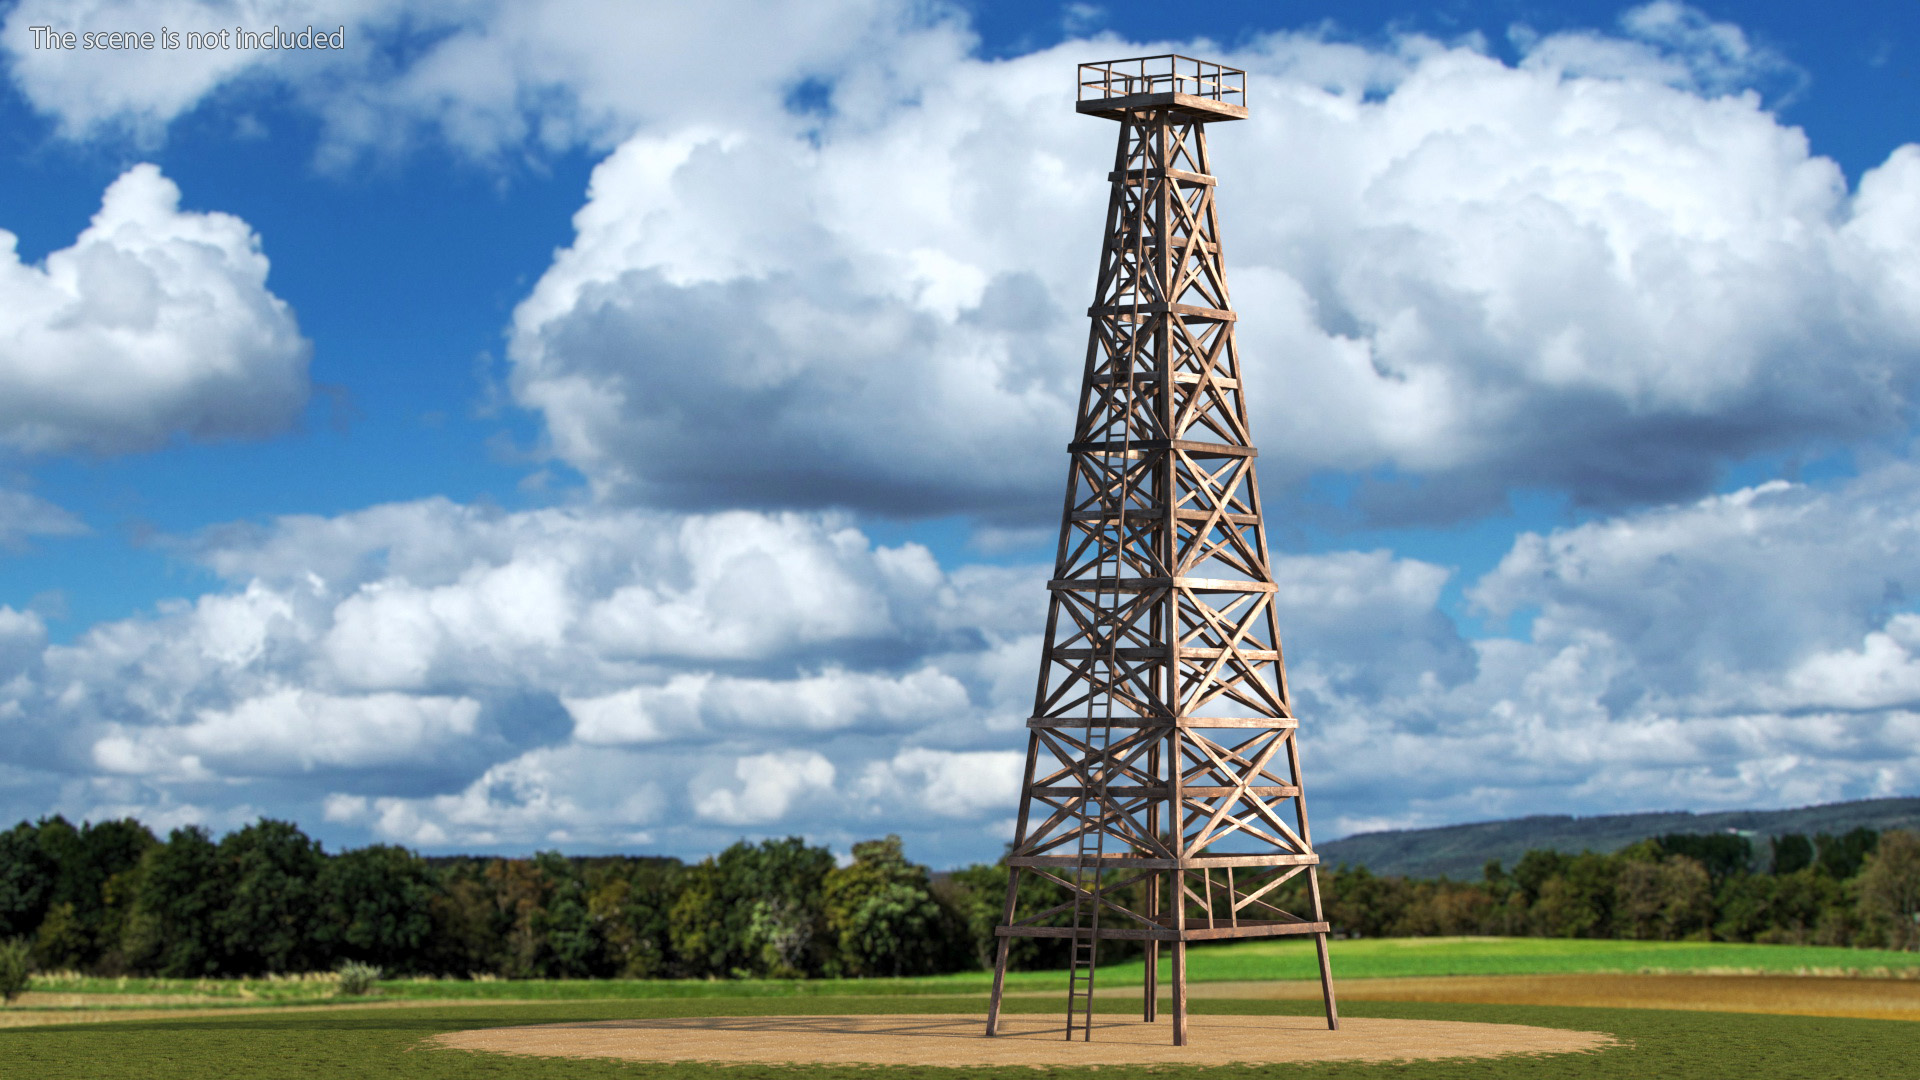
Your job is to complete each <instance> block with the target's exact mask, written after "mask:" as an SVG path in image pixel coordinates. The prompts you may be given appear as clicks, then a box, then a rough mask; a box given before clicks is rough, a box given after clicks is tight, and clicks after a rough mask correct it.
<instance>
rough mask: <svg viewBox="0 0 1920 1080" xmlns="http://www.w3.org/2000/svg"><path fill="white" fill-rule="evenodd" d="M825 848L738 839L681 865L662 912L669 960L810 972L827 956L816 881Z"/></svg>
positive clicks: (745, 972) (829, 856) (715, 969)
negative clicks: (681, 883) (678, 883)
mask: <svg viewBox="0 0 1920 1080" xmlns="http://www.w3.org/2000/svg"><path fill="white" fill-rule="evenodd" d="M832 869H833V853H832V852H831V851H828V850H827V849H826V848H820V847H809V846H808V845H807V843H806V841H804V840H802V839H801V838H799V837H797V836H793V837H788V838H786V839H784V840H763V841H761V842H760V843H759V844H757V845H756V844H749V843H747V842H745V841H741V842H739V843H736V844H734V845H732V846H731V847H729V848H727V849H726V850H725V851H722V852H721V853H720V854H719V855H718V856H717V857H715V858H710V859H705V860H702V861H701V862H700V863H699V864H697V865H695V866H692V867H689V868H688V870H687V875H686V879H685V881H686V888H685V890H684V891H683V892H682V893H681V894H680V896H679V898H678V899H677V900H676V901H675V902H674V905H673V908H672V911H671V912H670V913H669V916H668V936H669V939H670V940H671V942H672V944H673V953H674V959H675V961H676V963H677V964H678V965H679V966H680V967H681V968H682V970H683V971H684V972H685V973H686V974H689V975H695V976H701V975H724V976H738V977H744V976H752V975H775V974H781V975H792V974H798V975H817V974H819V973H820V972H821V970H822V969H823V968H824V965H825V963H826V961H827V959H828V957H829V956H830V955H831V943H830V942H828V941H827V940H826V939H825V936H824V934H823V933H822V928H821V922H820V920H821V910H820V905H821V887H822V883H823V882H824V880H825V878H826V876H827V872H828V871H829V870H832Z"/></svg>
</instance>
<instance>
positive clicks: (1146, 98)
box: [1073, 91, 1247, 124]
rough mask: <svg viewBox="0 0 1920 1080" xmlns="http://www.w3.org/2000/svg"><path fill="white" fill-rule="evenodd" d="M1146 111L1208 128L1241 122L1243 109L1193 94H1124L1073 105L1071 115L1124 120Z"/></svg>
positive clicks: (1245, 112) (1245, 110)
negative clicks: (1215, 123) (1226, 122)
mask: <svg viewBox="0 0 1920 1080" xmlns="http://www.w3.org/2000/svg"><path fill="white" fill-rule="evenodd" d="M1150 109H1165V110H1166V111H1167V112H1169V113H1171V114H1173V115H1174V116H1175V117H1178V118H1179V119H1181V120H1185V121H1187V122H1188V123H1192V124H1209V123H1214V122H1216V121H1218V122H1225V121H1228V120H1245V119H1246V118H1247V107H1246V106H1245V105H1229V104H1227V103H1226V102H1224V101H1215V100H1213V99H1212V98H1205V97H1199V96H1197V95H1195V94H1176V93H1173V92H1171V91H1168V92H1163V93H1158V94H1128V95H1127V96H1125V97H1110V98H1095V99H1092V100H1088V101H1080V102H1075V103H1074V106H1073V111H1075V112H1079V113H1085V114H1087V115H1088V116H1104V117H1106V118H1107V119H1109V120H1126V119H1128V118H1129V117H1131V116H1132V115H1133V114H1134V113H1136V112H1143V111H1146V110H1150Z"/></svg>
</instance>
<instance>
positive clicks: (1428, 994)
mask: <svg viewBox="0 0 1920 1080" xmlns="http://www.w3.org/2000/svg"><path fill="white" fill-rule="evenodd" d="M1334 989H1335V990H1336V992H1337V993H1338V994H1339V996H1340V999H1341V1000H1343V1001H1437V1002H1474V1003H1480V1004H1491V1005H1581V1006H1594V1007H1601V1008H1614V1009H1683V1010H1688V1011H1701V1012H1747V1013H1773V1014H1782V1015H1791V1016H1849V1017H1858V1018H1860V1019H1863V1020H1920V982H1916V981H1914V980H1912V979H1841V978H1833V977H1831V976H1823V977H1818V978H1804V977H1798V976H1793V975H1452V976H1440V977H1428V978H1409V979H1348V980H1346V981H1345V982H1340V981H1337V980H1336V982H1335V984H1334ZM1129 993H1131V994H1133V995H1138V994H1139V990H1137V989H1133V988H1129V987H1112V986H1110V987H1107V988H1105V989H1104V990H1103V991H1102V994H1101V996H1102V997H1105V996H1107V995H1113V996H1115V997H1124V996H1127V995H1128V994H1129ZM1187 993H1188V995H1189V996H1190V997H1192V998H1194V999H1196V1000H1197V999H1204V998H1256V999H1309V1000H1317V999H1318V998H1319V997H1320V984H1319V982H1317V981H1312V980H1298V981H1295V980H1286V981H1274V982H1215V983H1193V984H1190V985H1189V987H1188V991H1187Z"/></svg>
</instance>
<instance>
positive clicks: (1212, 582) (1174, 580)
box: [1047, 575, 1279, 593]
mask: <svg viewBox="0 0 1920 1080" xmlns="http://www.w3.org/2000/svg"><path fill="white" fill-rule="evenodd" d="M1047 588H1048V590H1050V591H1052V592H1158V591H1160V590H1162V589H1180V590H1182V591H1184V592H1238V593H1270V592H1275V591H1277V590H1278V589H1279V586H1278V585H1275V584H1274V583H1273V582H1271V581H1236V580H1234V579H1233V578H1206V577H1186V576H1184V575H1183V576H1181V577H1123V578H1110V577H1108V578H1055V579H1053V580H1052V581H1049V582H1047Z"/></svg>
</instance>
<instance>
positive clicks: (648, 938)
mask: <svg viewBox="0 0 1920 1080" xmlns="http://www.w3.org/2000/svg"><path fill="white" fill-rule="evenodd" d="M584 877H585V881H586V884H587V913H588V915H589V916H590V917H591V918H592V919H593V923H594V926H595V927H596V929H597V931H598V933H599V935H600V940H601V949H602V951H603V953H604V954H605V956H606V962H607V964H608V966H609V968H610V970H611V972H612V974H614V975H615V976H617V977H619V978H623V979H651V978H658V977H660V976H663V975H666V974H668V972H669V965H670V963H671V955H672V949H673V945H672V938H671V935H670V932H669V927H668V913H669V912H670V911H671V910H672V908H673V904H674V901H675V900H676V899H677V898H678V897H679V895H680V888H681V884H680V883H681V878H682V877H683V867H682V866H681V865H680V860H678V859H621V860H617V861H613V860H609V861H607V862H605V863H602V864H600V865H596V866H590V867H589V868H588V869H587V870H586V872H585V875H584Z"/></svg>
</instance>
